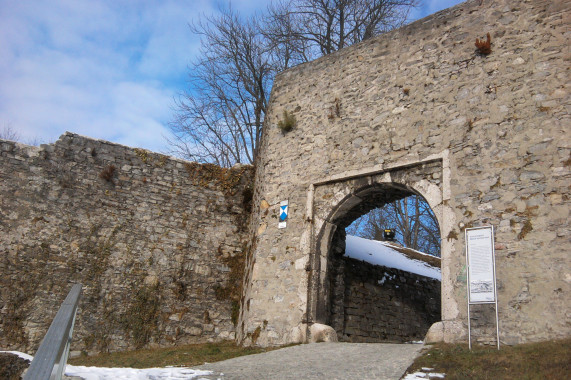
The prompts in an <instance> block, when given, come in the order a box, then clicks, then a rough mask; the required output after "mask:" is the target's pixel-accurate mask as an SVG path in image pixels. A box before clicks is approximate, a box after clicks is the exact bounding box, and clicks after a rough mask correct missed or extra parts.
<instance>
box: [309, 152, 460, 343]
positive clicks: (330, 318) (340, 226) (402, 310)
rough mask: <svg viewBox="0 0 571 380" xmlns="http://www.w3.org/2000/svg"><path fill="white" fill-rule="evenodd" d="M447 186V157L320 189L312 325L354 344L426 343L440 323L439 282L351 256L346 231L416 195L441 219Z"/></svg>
mask: <svg viewBox="0 0 571 380" xmlns="http://www.w3.org/2000/svg"><path fill="white" fill-rule="evenodd" d="M441 188H442V160H440V159H436V160H428V161H425V162H419V163H415V164H412V165H407V166H405V167H400V168H399V167H397V168H393V169H392V170H385V171H382V172H374V171H371V172H369V173H368V174H363V175H361V176H358V177H355V178H347V179H342V178H339V179H336V180H331V181H329V182H325V183H319V184H316V186H315V185H314V192H313V193H312V194H311V196H312V197H313V201H312V203H313V214H314V218H313V221H314V223H313V226H312V235H313V242H314V244H313V247H312V250H311V252H312V254H311V259H310V266H311V270H310V279H309V286H308V311H307V316H308V318H307V320H308V323H321V324H325V325H330V326H332V327H333V328H334V329H335V330H336V332H337V335H338V336H339V338H340V339H343V340H350V341H369V342H371V341H377V342H380V341H411V340H419V339H423V338H424V334H426V331H427V330H428V328H429V327H430V325H431V324H432V323H434V322H437V321H439V320H440V305H441V302H440V290H441V286H440V281H438V280H434V279H431V278H426V277H423V276H416V275H411V274H409V273H402V272H398V271H394V270H393V271H391V270H390V269H388V268H378V267H375V266H374V265H370V264H366V263H357V262H354V261H353V260H351V259H347V258H344V257H343V254H344V253H345V240H346V234H345V228H346V227H347V226H349V225H350V224H351V223H352V222H353V221H354V220H355V219H357V218H358V217H360V216H362V215H365V214H367V213H368V212H369V211H371V210H373V209H375V208H379V207H383V206H384V205H386V204H388V203H391V202H394V201H397V200H400V199H403V198H406V197H408V196H411V195H419V196H422V197H423V198H424V199H426V196H429V198H430V202H429V205H430V206H431V208H433V209H434V210H436V214H435V216H436V218H437V220H440V221H442V214H443V211H442V210H443V207H444V206H443V204H442V190H441ZM416 189H420V190H416ZM444 232H446V231H444ZM448 232H449V231H448ZM447 248H448V246H447V245H446V244H445V249H444V250H443V257H447V255H449V252H448V249H447ZM360 272H363V273H360ZM397 276H398V277H399V279H398V280H397V281H394V282H392V281H389V282H387V283H386V284H385V282H386V280H387V278H388V279H394V278H395V277H397ZM395 288H396V289H395ZM393 298H394V299H393ZM371 303H373V304H372V305H371ZM403 303H404V304H405V305H403ZM355 309H359V310H355Z"/></svg>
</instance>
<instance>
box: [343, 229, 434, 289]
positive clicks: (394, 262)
mask: <svg viewBox="0 0 571 380" xmlns="http://www.w3.org/2000/svg"><path fill="white" fill-rule="evenodd" d="M419 253H422V252H419ZM345 255H346V256H349V257H351V258H353V259H357V260H362V261H366V262H368V263H371V264H374V265H382V266H385V267H389V268H395V269H400V270H403V271H406V272H411V273H416V274H418V275H420V276H426V277H431V278H434V279H436V280H439V281H442V276H441V274H440V268H436V267H433V266H432V265H429V264H428V263H425V262H424V261H420V260H414V259H411V258H409V257H407V256H406V255H405V254H403V253H401V252H399V251H397V250H396V249H394V248H392V247H391V246H390V245H389V244H387V243H386V242H383V241H377V240H368V239H364V238H360V237H357V236H351V235H347V239H346V248H345Z"/></svg>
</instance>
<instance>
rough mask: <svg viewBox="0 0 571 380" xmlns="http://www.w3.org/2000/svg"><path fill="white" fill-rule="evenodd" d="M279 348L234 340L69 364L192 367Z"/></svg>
mask: <svg viewBox="0 0 571 380" xmlns="http://www.w3.org/2000/svg"><path fill="white" fill-rule="evenodd" d="M276 348H279V347H273V348H260V347H241V346H237V345H236V343H235V342H234V341H224V342H220V343H202V344H191V345H186V346H178V347H168V348H155V349H141V350H135V351H125V352H113V353H108V354H107V353H106V354H99V355H95V356H80V357H77V358H73V359H70V360H69V361H68V363H69V364H71V365H82V366H89V367H112V368H116V367H129V368H154V367H166V366H184V367H191V366H197V365H201V364H204V363H205V362H208V363H213V362H217V361H220V360H226V359H231V358H235V357H238V356H244V355H251V354H258V353H261V352H267V351H271V350H274V349H276Z"/></svg>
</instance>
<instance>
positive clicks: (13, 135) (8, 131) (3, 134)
mask: <svg viewBox="0 0 571 380" xmlns="http://www.w3.org/2000/svg"><path fill="white" fill-rule="evenodd" d="M0 139H2V140H10V141H19V140H20V134H19V133H18V132H17V131H16V130H14V128H12V126H11V125H10V124H4V126H3V127H2V129H1V130H0Z"/></svg>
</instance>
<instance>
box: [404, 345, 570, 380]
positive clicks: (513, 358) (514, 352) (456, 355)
mask: <svg viewBox="0 0 571 380" xmlns="http://www.w3.org/2000/svg"><path fill="white" fill-rule="evenodd" d="M472 349H473V350H472V352H470V351H469V350H468V345H467V344H435V345H433V346H431V348H430V349H429V350H428V351H426V352H425V353H424V355H422V356H421V357H419V358H418V359H416V360H415V362H414V364H413V365H412V366H410V367H409V369H408V370H407V373H413V372H416V371H418V370H420V369H421V368H422V367H430V368H434V370H433V371H431V372H440V373H444V374H446V379H447V380H453V379H482V380H485V379H493V380H503V379H506V380H507V379H510V380H511V379H557V380H560V379H568V378H569V374H570V373H571V339H566V340H560V341H550V342H543V343H529V344H521V345H517V346H502V347H500V351H498V350H497V349H496V348H495V347H489V346H485V347H482V346H475V347H474V346H473V347H472Z"/></svg>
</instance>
